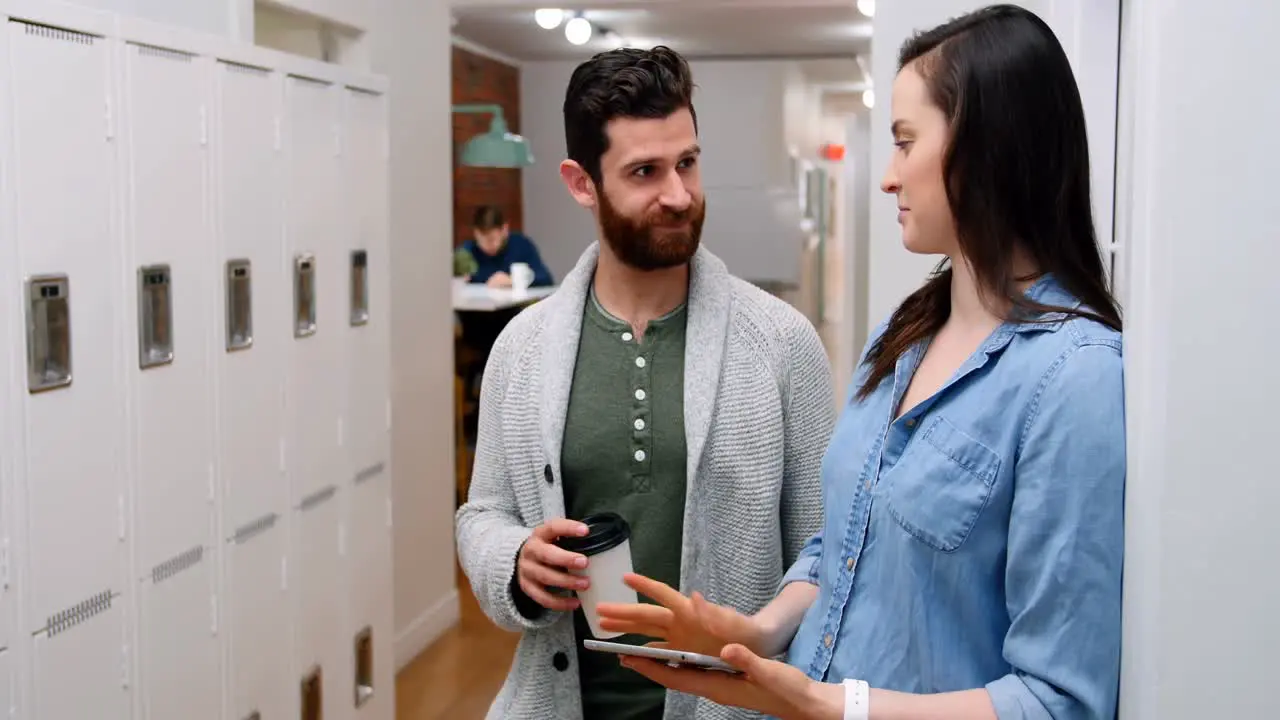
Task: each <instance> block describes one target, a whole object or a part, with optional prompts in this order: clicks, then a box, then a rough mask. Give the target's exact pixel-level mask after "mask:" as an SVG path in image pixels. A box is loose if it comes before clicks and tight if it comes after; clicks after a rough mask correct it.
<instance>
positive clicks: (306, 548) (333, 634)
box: [290, 486, 351, 720]
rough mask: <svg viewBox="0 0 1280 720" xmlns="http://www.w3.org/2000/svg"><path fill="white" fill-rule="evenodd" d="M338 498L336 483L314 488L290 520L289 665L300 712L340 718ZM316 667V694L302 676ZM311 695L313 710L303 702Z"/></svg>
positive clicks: (344, 691)
mask: <svg viewBox="0 0 1280 720" xmlns="http://www.w3.org/2000/svg"><path fill="white" fill-rule="evenodd" d="M343 500H344V498H343V497H341V496H340V490H339V488H337V487H336V486H330V487H328V488H326V489H323V490H320V491H319V492H316V493H314V494H312V495H311V496H310V497H308V498H305V499H304V500H303V502H302V504H301V506H300V507H299V509H298V511H297V515H296V516H295V518H294V521H293V526H294V527H293V556H292V559H291V560H290V566H291V572H290V575H291V577H290V585H291V588H292V591H291V594H292V596H293V597H294V598H296V601H295V603H294V605H293V607H294V612H295V615H294V660H295V663H294V669H295V671H296V672H295V681H300V682H302V683H303V685H304V688H302V689H301V692H300V696H301V697H302V698H303V699H302V703H303V708H302V711H301V715H300V716H301V717H303V718H313V717H315V718H320V717H323V718H325V720H344V719H345V718H349V717H350V716H351V715H350V712H351V711H350V708H351V701H350V698H351V695H350V692H351V685H350V684H349V680H350V676H349V675H348V674H347V672H346V671H347V668H348V664H349V661H348V653H349V652H350V644H349V638H346V637H344V633H342V632H341V631H340V630H339V629H340V628H343V627H345V626H346V623H345V622H344V620H345V617H344V611H345V610H346V606H347V603H346V598H345V596H344V595H345V594H344V579H345V578H344V577H343V573H342V568H343V561H344V558H343V554H344V553H343V547H342V546H343V545H344V544H345V542H346V538H345V537H343V533H342V531H341V529H340V527H339V520H340V519H341V517H342V514H341V507H342V502H343ZM294 567H296V568H297V572H296V574H295V573H293V571H292V568H294ZM294 577H296V582H295V581H294V579H293V578H294ZM316 670H318V671H319V677H320V679H321V682H320V687H321V693H320V694H318V695H317V694H313V693H309V692H308V691H307V689H306V688H305V685H306V684H307V678H308V677H309V676H311V675H312V673H313V672H314V671H316ZM309 695H310V696H311V697H310V698H309V697H308V696H309ZM313 698H314V699H313ZM317 701H318V703H319V706H320V710H321V714H319V715H315V714H313V713H312V712H311V711H310V710H309V709H308V707H307V706H308V704H309V703H312V702H317Z"/></svg>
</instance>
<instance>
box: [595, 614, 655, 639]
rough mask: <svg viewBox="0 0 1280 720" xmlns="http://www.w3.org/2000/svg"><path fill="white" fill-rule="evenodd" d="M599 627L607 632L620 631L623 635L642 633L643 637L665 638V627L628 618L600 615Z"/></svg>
mask: <svg viewBox="0 0 1280 720" xmlns="http://www.w3.org/2000/svg"><path fill="white" fill-rule="evenodd" d="M600 629H601V630H608V631H609V632H620V633H622V634H623V635H644V636H645V637H656V638H665V637H666V636H667V629H666V628H664V627H659V626H657V625H649V624H647V623H637V622H631V621H629V620H615V619H613V618H607V617H601V618H600Z"/></svg>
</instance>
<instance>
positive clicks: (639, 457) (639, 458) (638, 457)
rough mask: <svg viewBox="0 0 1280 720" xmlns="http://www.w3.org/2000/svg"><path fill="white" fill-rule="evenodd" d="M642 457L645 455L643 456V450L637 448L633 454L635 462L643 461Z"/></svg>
mask: <svg viewBox="0 0 1280 720" xmlns="http://www.w3.org/2000/svg"><path fill="white" fill-rule="evenodd" d="M644 457H645V456H644V451H643V450H637V451H636V455H635V458H636V462H644Z"/></svg>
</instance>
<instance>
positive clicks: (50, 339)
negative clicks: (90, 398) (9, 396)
mask: <svg viewBox="0 0 1280 720" xmlns="http://www.w3.org/2000/svg"><path fill="white" fill-rule="evenodd" d="M70 384H71V281H70V279H68V278H67V276H66V275H37V276H34V277H30V278H28V279H27V390H29V391H30V392H32V393H38V392H44V391H46V390H53V389H55V388H61V387H66V386H68V385H70Z"/></svg>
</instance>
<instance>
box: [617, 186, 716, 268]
mask: <svg viewBox="0 0 1280 720" xmlns="http://www.w3.org/2000/svg"><path fill="white" fill-rule="evenodd" d="M598 197H599V199H600V229H601V231H602V233H603V235H604V241H605V242H606V243H607V244H608V245H609V249H610V250H612V251H613V254H614V256H615V257H617V258H618V259H619V260H621V261H622V262H623V263H624V264H625V265H627V266H629V267H632V268H635V269H636V270H664V269H666V268H672V267H677V266H679V265H683V264H685V263H687V262H689V260H690V259H692V258H693V255H694V253H696V252H697V251H698V243H699V242H700V241H701V239H702V221H703V219H705V218H706V214H707V205H706V199H705V198H701V197H699V198H696V199H695V200H694V202H693V203H692V204H690V205H689V207H687V208H685V209H684V210H682V211H680V212H675V211H672V210H667V209H665V208H664V209H662V210H660V211H659V212H657V213H651V214H649V215H648V216H646V217H644V218H641V219H638V220H637V219H635V218H629V217H626V216H625V215H622V214H621V213H619V212H618V210H617V208H615V207H614V206H613V204H612V203H610V202H609V196H608V195H606V194H605V193H604V191H603V189H602V190H601V192H600V193H598Z"/></svg>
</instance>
